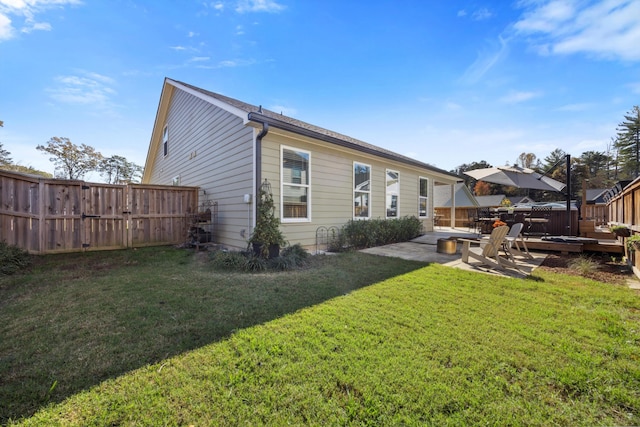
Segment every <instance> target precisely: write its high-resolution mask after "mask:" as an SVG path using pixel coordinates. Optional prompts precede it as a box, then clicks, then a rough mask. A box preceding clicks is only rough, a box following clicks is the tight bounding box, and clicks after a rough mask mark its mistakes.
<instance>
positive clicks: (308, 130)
mask: <svg viewBox="0 0 640 427" xmlns="http://www.w3.org/2000/svg"><path fill="white" fill-rule="evenodd" d="M166 84H171V85H173V86H175V87H180V86H182V87H184V88H188V89H191V90H192V91H195V92H198V93H200V94H202V95H205V97H210V98H213V99H215V100H217V101H220V102H223V103H225V104H228V105H230V106H232V107H234V108H235V109H238V110H240V111H242V112H244V113H247V114H246V116H244V117H242V116H241V117H242V118H243V119H244V120H245V121H253V122H256V123H261V124H264V123H267V124H268V125H269V126H273V127H276V128H279V129H283V130H287V131H290V132H294V133H297V134H302V135H306V136H310V137H313V138H316V139H320V140H323V141H325V142H329V143H332V144H336V145H340V146H343V147H347V148H351V149H355V150H358V151H363V152H366V153H369V154H374V155H377V156H380V157H384V158H387V159H391V160H395V161H398V162H401V163H405V164H409V165H413V166H418V167H420V168H424V169H427V170H429V171H432V172H435V173H438V174H441V175H444V177H446V178H454V179H456V180H460V177H458V176H457V175H455V174H453V173H451V172H447V171H445V170H443V169H439V168H437V167H435V166H432V165H430V164H428V163H423V162H420V161H418V160H415V159H412V158H410V157H407V156H403V155H401V154H398V153H395V152H393V151H390V150H387V149H385V148H381V147H377V146H375V145H372V144H369V143H367V142H364V141H360V140H358V139H355V138H352V137H350V136H346V135H343V134H340V133H338V132H334V131H331V130H328V129H324V128H321V127H319V126H315V125H312V124H309V123H305V122H303V121H301V120H297V119H294V118H292V117H288V116H285V115H283V114H282V113H276V112H273V111H269V110H267V109H264V108H262V106H255V105H251V104H247V103H246V102H242V101H239V100H237V99H234V98H230V97H228V96H224V95H221V94H219V93H215V92H210V91H208V90H204V89H201V88H199V87H196V86H193V85H190V84H188V83H184V82H181V81H178V80H172V79H169V78H165V85H166ZM205 99H206V98H205ZM234 112H235V113H236V114H237V113H238V112H237V111H234ZM238 115H239V114H238Z"/></svg>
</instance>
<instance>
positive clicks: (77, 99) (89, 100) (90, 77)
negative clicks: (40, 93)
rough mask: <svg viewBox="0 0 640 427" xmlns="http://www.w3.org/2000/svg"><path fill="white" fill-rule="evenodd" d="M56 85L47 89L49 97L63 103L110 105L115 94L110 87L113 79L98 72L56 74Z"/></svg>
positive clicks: (96, 105) (113, 82)
mask: <svg viewBox="0 0 640 427" xmlns="http://www.w3.org/2000/svg"><path fill="white" fill-rule="evenodd" d="M55 82H56V83H57V85H56V86H55V87H53V88H49V89H47V92H49V95H50V96H51V98H53V99H54V100H56V101H58V102H62V103H65V104H76V105H91V106H94V107H108V106H110V99H111V97H112V96H113V95H115V94H116V91H115V90H114V89H113V88H112V87H111V86H113V85H114V84H115V81H114V80H113V79H112V78H110V77H107V76H103V75H101V74H98V73H91V72H81V73H80V75H71V76H58V77H56V78H55Z"/></svg>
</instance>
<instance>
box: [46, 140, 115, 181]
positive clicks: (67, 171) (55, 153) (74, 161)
mask: <svg viewBox="0 0 640 427" xmlns="http://www.w3.org/2000/svg"><path fill="white" fill-rule="evenodd" d="M36 149H37V150H39V151H44V152H45V153H48V154H51V155H52V157H50V158H49V160H51V161H52V162H53V164H54V165H55V166H56V169H57V170H59V171H60V172H58V173H56V176H57V177H59V178H67V179H81V178H83V177H84V175H85V174H86V173H87V172H90V171H95V170H97V168H98V165H99V163H100V161H101V160H102V154H100V153H99V152H98V151H96V149H95V148H93V147H90V146H88V145H86V144H82V145H80V146H77V145H75V144H74V143H72V142H71V141H70V140H69V138H60V137H57V136H54V137H53V138H51V139H50V140H49V142H47V145H38V146H37V147H36Z"/></svg>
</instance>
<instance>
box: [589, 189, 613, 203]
mask: <svg viewBox="0 0 640 427" xmlns="http://www.w3.org/2000/svg"><path fill="white" fill-rule="evenodd" d="M607 191H609V189H608V188H591V189H587V204H597V203H605V201H604V195H605V194H606V193H607Z"/></svg>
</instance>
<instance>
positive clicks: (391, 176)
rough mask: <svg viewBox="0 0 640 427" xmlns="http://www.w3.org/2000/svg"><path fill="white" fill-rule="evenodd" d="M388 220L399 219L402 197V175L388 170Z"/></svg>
mask: <svg viewBox="0 0 640 427" xmlns="http://www.w3.org/2000/svg"><path fill="white" fill-rule="evenodd" d="M386 177H387V178H386V179H387V218H398V215H399V212H398V208H399V204H398V202H399V200H398V198H399V197H400V173H399V172H398V171H392V170H389V169H387V173H386Z"/></svg>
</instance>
